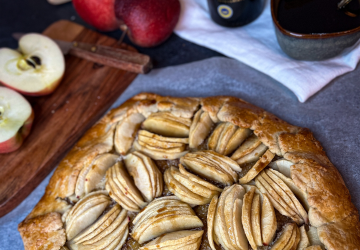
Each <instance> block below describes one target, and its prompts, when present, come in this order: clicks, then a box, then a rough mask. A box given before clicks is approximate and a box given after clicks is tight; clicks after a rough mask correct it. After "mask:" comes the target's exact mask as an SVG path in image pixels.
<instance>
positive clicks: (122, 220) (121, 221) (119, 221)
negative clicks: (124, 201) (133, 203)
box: [82, 209, 129, 245]
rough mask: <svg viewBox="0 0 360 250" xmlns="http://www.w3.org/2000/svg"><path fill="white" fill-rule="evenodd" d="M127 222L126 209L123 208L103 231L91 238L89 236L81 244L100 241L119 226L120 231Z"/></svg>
mask: <svg viewBox="0 0 360 250" xmlns="http://www.w3.org/2000/svg"><path fill="white" fill-rule="evenodd" d="M128 223H129V219H128V217H127V211H126V210H125V209H123V210H122V211H121V213H120V214H119V215H118V216H117V217H116V219H115V220H114V221H113V222H112V223H111V224H110V226H108V227H107V228H105V229H104V230H103V231H101V232H100V233H99V234H97V235H96V236H94V237H93V238H90V239H88V240H86V241H84V242H83V243H82V244H83V245H93V244H94V243H96V242H99V241H102V240H103V239H104V238H106V237H107V236H108V235H110V234H112V233H113V231H114V230H116V229H118V228H120V229H119V230H120V232H122V231H123V230H125V228H126V226H127V225H128Z"/></svg>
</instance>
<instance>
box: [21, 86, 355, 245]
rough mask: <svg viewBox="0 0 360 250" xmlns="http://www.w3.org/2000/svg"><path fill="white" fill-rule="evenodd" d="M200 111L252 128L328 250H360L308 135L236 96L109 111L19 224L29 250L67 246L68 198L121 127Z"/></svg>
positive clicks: (158, 100) (136, 101)
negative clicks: (279, 160) (283, 165)
mask: <svg viewBox="0 0 360 250" xmlns="http://www.w3.org/2000/svg"><path fill="white" fill-rule="evenodd" d="M199 108H201V109H202V110H204V111H207V112H208V113H209V115H210V118H211V119H212V121H213V122H214V123H217V122H220V121H222V122H231V123H233V124H234V125H237V126H239V127H242V128H250V129H251V130H253V131H254V134H255V135H256V136H258V138H259V139H260V140H261V142H262V143H263V144H265V145H266V146H267V147H268V148H269V150H270V151H271V152H272V153H274V154H276V155H278V156H280V157H284V158H285V159H286V160H289V161H291V162H293V163H294V165H292V166H291V178H292V179H293V181H294V183H295V185H296V186H297V187H298V188H299V189H301V190H302V191H303V192H305V193H306V195H307V201H308V203H309V206H310V209H309V220H310V224H311V225H312V226H315V227H317V228H318V234H319V238H320V240H321V242H322V243H323V244H324V245H325V247H326V249H329V250H330V249H349V250H350V249H358V248H359V246H360V223H359V214H358V211H357V209H356V207H355V206H354V204H352V202H351V197H350V193H349V191H348V189H347V188H346V185H345V183H344V181H343V179H342V177H341V175H340V174H339V172H338V170H337V169H336V168H335V167H334V166H333V164H332V163H331V162H330V160H329V159H328V157H327V156H326V154H325V152H324V150H323V148H322V147H321V145H320V143H319V142H318V141H317V140H316V139H315V138H314V136H313V135H312V133H311V132H310V130H308V129H304V128H300V127H296V126H293V125H290V124H288V123H286V122H284V121H282V120H280V119H279V118H277V117H276V116H274V115H273V114H271V113H269V112H267V111H265V110H263V109H261V108H258V107H256V106H254V105H252V104H250V103H247V102H245V101H243V100H241V99H239V98H235V97H227V96H217V97H207V98H177V97H163V96H159V95H156V94H151V93H142V94H139V95H136V96H134V97H133V98H131V99H129V100H128V101H126V102H125V103H124V104H123V105H121V106H120V107H118V108H115V109H113V110H111V111H110V112H108V114H106V115H105V116H104V117H103V118H102V119H101V120H100V121H99V122H98V123H97V124H96V125H94V126H93V127H92V128H91V129H89V130H88V131H87V132H86V133H85V135H84V136H83V137H82V138H81V139H80V141H79V142H78V143H77V144H76V145H75V146H74V147H73V148H72V150H71V151H70V152H69V153H68V154H67V156H66V157H65V158H64V159H63V160H62V161H61V163H60V164H59V166H58V168H57V169H56V171H55V173H54V175H53V176H52V178H51V180H50V183H49V185H48V186H47V188H46V191H45V194H44V196H43V197H42V198H41V200H40V201H39V203H38V204H37V205H36V206H35V208H34V209H33V211H32V212H31V213H30V214H29V215H28V216H27V218H26V219H25V220H24V221H23V222H22V223H21V224H19V231H20V233H21V236H22V239H23V241H24V245H25V249H60V247H61V246H62V245H63V244H64V243H65V238H66V237H65V233H64V229H63V225H62V221H61V219H60V214H62V213H64V211H65V210H66V209H67V208H68V203H67V202H66V201H65V200H64V199H65V198H67V197H69V196H71V195H73V194H74V190H75V184H76V180H77V176H78V174H79V172H80V171H81V168H82V166H84V163H89V162H91V161H92V160H93V159H94V158H95V157H96V156H98V155H99V154H102V153H106V152H110V151H111V150H112V148H113V136H114V133H115V125H116V124H117V122H119V121H121V120H122V119H124V118H125V117H126V116H128V115H130V114H133V113H141V114H142V115H143V116H144V117H148V116H149V115H150V114H151V113H154V112H159V111H170V112H172V114H174V115H175V116H178V117H184V118H191V117H193V115H194V113H195V112H196V111H197V109H199Z"/></svg>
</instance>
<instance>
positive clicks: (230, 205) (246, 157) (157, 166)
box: [19, 93, 360, 250]
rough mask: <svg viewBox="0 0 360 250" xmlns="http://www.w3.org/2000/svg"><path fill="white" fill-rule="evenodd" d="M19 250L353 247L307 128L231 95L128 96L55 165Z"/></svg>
mask: <svg viewBox="0 0 360 250" xmlns="http://www.w3.org/2000/svg"><path fill="white" fill-rule="evenodd" d="M19 231H20V234H21V236H22V239H23V241H24V245H25V249H54V250H55V249H56V250H57V249H63V250H64V249H69V250H90V249H96V250H100V249H103V250H115V249H126V250H130V249H133V250H136V249H140V250H155V249H161V250H165V249H166V250H170V249H171V250H173V249H174V250H175V249H179V250H180V249H186V250H197V249H202V250H208V249H213V250H215V249H217V250H219V249H225V250H247V249H273V250H285V249H286V250H304V249H306V250H310V249H329V250H330V249H341V250H344V249H359V248H360V227H359V215H358V211H357V209H356V208H355V206H354V205H353V204H352V203H351V199H350V194H349V191H348V189H347V188H346V186H345V183H344V181H343V180H342V178H341V176H340V174H339V173H338V171H337V170H336V168H335V167H334V166H333V165H332V163H331V162H330V161H329V159H328V158H327V156H326V154H325V152H324V151H323V149H322V147H321V145H320V143H319V142H318V141H317V140H316V139H315V138H314V137H313V135H312V133H311V132H310V131H309V130H308V129H304V128H300V127H296V126H292V125H290V124H288V123H286V122H284V121H282V120H280V119H279V118H277V117H275V116H274V115H272V114H270V113H268V112H266V111H264V110H262V109H260V108H258V107H255V106H253V105H251V104H249V103H247V102H245V101H243V100H241V99H238V98H234V97H209V98H174V97H162V96H158V95H155V94H148V93H145V94H139V95H137V96H135V97H133V98H132V99H130V100H128V101H127V102H125V103H124V104H123V105H121V106H120V107H119V108H117V109H114V110H111V111H110V112H109V113H108V114H107V115H106V116H105V117H103V118H102V119H101V120H100V121H99V122H98V123H97V124H96V125H94V126H93V127H92V128H91V129H90V130H89V131H88V132H87V133H86V134H85V135H84V136H83V137H82V138H81V139H80V141H79V142H78V143H77V144H76V145H75V146H74V148H73V149H72V150H71V151H70V152H69V153H68V155H67V156H66V157H65V159H64V160H63V161H62V162H61V163H60V165H59V166H58V168H57V169H56V171H55V173H54V175H53V176H52V178H51V180H50V183H49V185H48V186H47V188H46V191H45V195H44V196H43V197H42V199H41V200H40V201H39V203H38V204H37V205H36V206H35V208H34V209H33V211H32V212H31V213H30V214H29V215H28V216H27V218H26V219H25V220H24V221H23V222H22V223H21V224H20V225H19Z"/></svg>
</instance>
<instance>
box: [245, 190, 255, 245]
mask: <svg viewBox="0 0 360 250" xmlns="http://www.w3.org/2000/svg"><path fill="white" fill-rule="evenodd" d="M254 194H255V188H254V187H252V188H251V189H250V191H249V192H247V193H246V194H245V196H244V199H243V207H242V223H243V227H244V231H245V235H246V237H247V239H248V241H249V243H250V246H251V248H252V249H254V250H255V249H257V245H256V243H255V239H254V235H253V230H252V223H251V207H252V201H253V198H254Z"/></svg>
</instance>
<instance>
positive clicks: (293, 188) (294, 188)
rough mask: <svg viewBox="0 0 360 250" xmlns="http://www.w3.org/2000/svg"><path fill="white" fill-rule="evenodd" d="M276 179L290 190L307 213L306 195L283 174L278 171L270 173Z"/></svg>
mask: <svg viewBox="0 0 360 250" xmlns="http://www.w3.org/2000/svg"><path fill="white" fill-rule="evenodd" d="M269 165H270V164H269ZM272 173H274V174H275V175H276V176H277V177H279V178H280V179H281V180H282V181H283V182H285V184H286V185H287V186H288V187H289V188H290V190H291V191H292V192H293V193H294V194H295V196H296V197H297V198H298V199H299V200H300V202H301V204H302V205H303V206H304V208H305V209H306V211H309V208H310V206H309V203H308V201H307V195H306V193H305V192H303V191H302V190H301V189H300V188H298V187H297V186H296V185H295V183H294V182H293V180H292V179H290V178H288V177H286V176H285V175H284V174H282V173H281V172H278V171H272Z"/></svg>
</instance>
